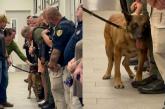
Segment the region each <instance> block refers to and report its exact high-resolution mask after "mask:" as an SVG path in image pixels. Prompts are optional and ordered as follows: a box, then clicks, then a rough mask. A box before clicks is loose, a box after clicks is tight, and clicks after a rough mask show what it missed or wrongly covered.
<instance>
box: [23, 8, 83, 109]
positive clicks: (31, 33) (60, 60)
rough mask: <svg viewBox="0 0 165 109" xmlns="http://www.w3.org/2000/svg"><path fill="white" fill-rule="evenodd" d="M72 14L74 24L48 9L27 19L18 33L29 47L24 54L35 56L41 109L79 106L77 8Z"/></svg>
mask: <svg viewBox="0 0 165 109" xmlns="http://www.w3.org/2000/svg"><path fill="white" fill-rule="evenodd" d="M76 15H77V22H76V25H75V24H74V23H73V22H72V21H70V20H68V19H67V18H66V17H64V16H62V15H61V13H60V12H59V10H58V9H57V8H55V7H50V8H47V9H45V10H44V11H43V13H42V14H41V15H40V16H39V17H38V18H36V17H35V18H33V17H28V19H27V21H28V22H27V24H28V26H25V27H24V28H23V29H22V31H21V34H22V36H23V37H24V38H25V40H26V43H28V44H29V45H30V46H28V47H27V48H28V55H32V56H34V55H36V56H34V57H37V59H35V60H36V62H37V64H38V73H39V74H40V75H41V81H42V86H43V89H44V99H43V100H42V101H40V102H39V103H38V104H39V106H40V107H41V108H42V109H53V108H55V107H56V108H57V109H74V108H75V109H79V108H82V106H83V102H82V101H83V100H82V74H83V73H82V41H81V40H82V9H81V6H79V7H78V9H77V12H76ZM76 44H77V45H76ZM33 60H34V59H33ZM31 75H33V74H29V76H28V79H27V80H26V81H29V80H30V78H31V77H32V76H31ZM34 88H35V87H34ZM73 96H74V97H73ZM74 99H75V101H74V102H72V101H73V100H74ZM75 102H77V103H75ZM74 104H76V105H75V106H74Z"/></svg>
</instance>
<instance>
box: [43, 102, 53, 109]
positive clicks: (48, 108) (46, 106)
mask: <svg viewBox="0 0 165 109" xmlns="http://www.w3.org/2000/svg"><path fill="white" fill-rule="evenodd" d="M54 108H55V104H54V103H49V104H47V105H44V106H42V109H54Z"/></svg>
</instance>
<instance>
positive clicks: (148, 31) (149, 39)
mask: <svg viewBox="0 0 165 109" xmlns="http://www.w3.org/2000/svg"><path fill="white" fill-rule="evenodd" d="M145 36H147V37H146V39H145V40H146V44H147V47H148V50H149V58H150V66H151V71H150V72H151V74H152V75H156V76H157V77H158V79H160V80H163V79H162V76H161V74H160V72H159V70H158V67H157V65H156V63H155V59H154V55H153V43H152V36H151V26H150V23H149V24H148V28H147V29H146V35H145Z"/></svg>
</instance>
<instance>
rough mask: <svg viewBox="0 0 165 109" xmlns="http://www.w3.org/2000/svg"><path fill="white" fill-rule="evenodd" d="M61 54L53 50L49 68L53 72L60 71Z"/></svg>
mask: <svg viewBox="0 0 165 109" xmlns="http://www.w3.org/2000/svg"><path fill="white" fill-rule="evenodd" d="M60 54H61V52H60V51H59V50H58V49H55V48H54V49H53V51H52V53H51V56H50V60H49V63H48V67H49V68H50V69H51V70H52V71H55V72H56V71H58V70H59V65H58V60H59V58H60Z"/></svg>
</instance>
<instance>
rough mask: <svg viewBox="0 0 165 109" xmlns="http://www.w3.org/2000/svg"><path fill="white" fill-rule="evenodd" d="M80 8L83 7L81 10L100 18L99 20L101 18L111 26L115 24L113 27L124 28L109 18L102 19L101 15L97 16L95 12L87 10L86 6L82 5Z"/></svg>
mask: <svg viewBox="0 0 165 109" xmlns="http://www.w3.org/2000/svg"><path fill="white" fill-rule="evenodd" d="M82 9H83V11H85V12H86V13H88V14H90V15H92V16H94V17H96V18H98V19H100V20H102V21H104V22H106V23H108V24H110V25H113V26H115V27H117V28H120V29H124V28H123V27H122V26H120V25H117V24H115V23H113V22H110V21H109V20H106V19H104V18H103V17H101V16H99V15H97V14H95V13H93V12H91V11H89V10H88V9H86V8H84V7H82Z"/></svg>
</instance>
